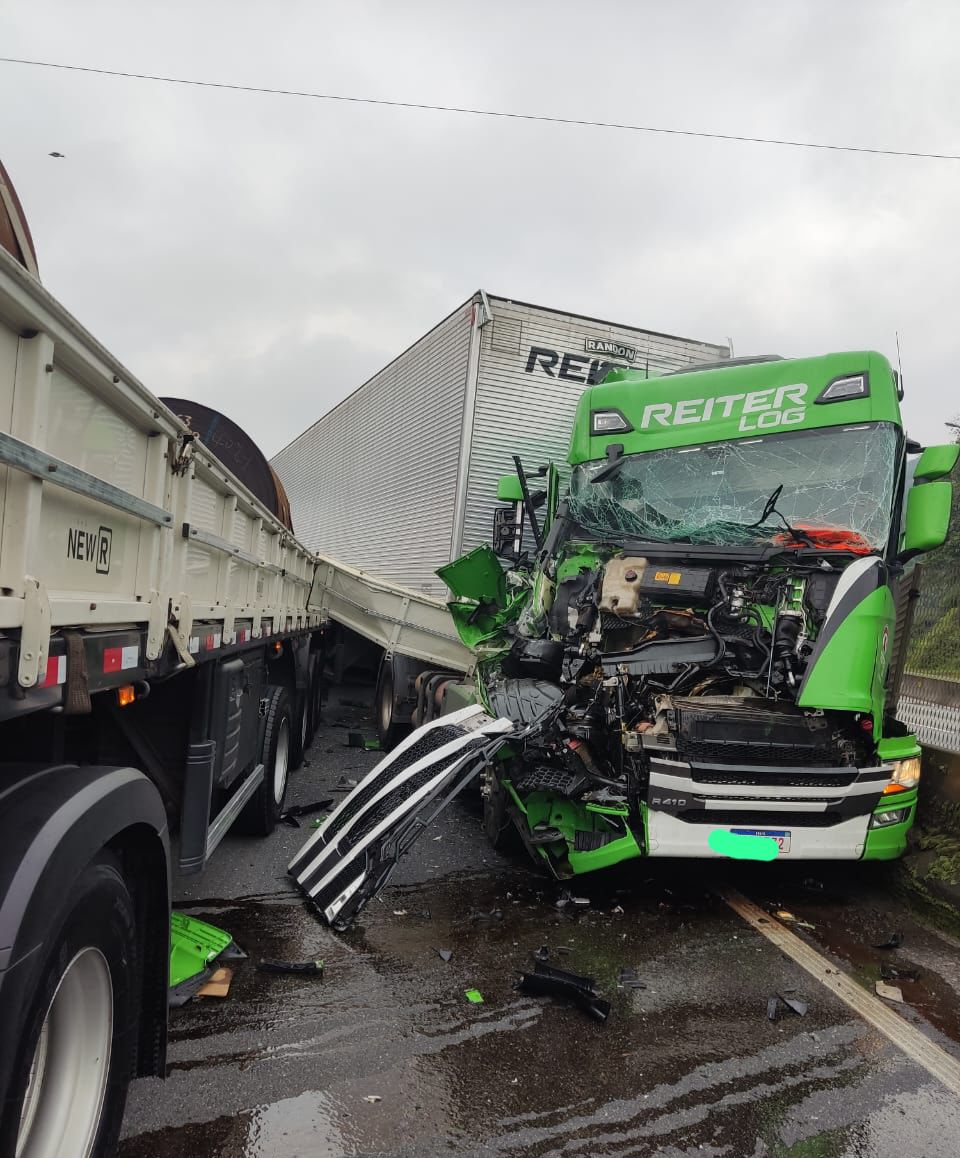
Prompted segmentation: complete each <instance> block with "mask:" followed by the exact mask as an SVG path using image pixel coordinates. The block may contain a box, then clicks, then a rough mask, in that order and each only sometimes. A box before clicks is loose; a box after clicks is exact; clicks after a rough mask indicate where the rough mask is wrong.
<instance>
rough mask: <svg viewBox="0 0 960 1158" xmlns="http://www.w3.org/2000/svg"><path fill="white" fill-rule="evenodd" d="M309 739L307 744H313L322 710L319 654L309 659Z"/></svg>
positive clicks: (321, 679) (321, 674)
mask: <svg viewBox="0 0 960 1158" xmlns="http://www.w3.org/2000/svg"><path fill="white" fill-rule="evenodd" d="M309 706H310V724H309V729H310V739H309V743H313V737H314V736H315V735H316V734H317V728H319V727H320V713H321V711H322V709H323V661H322V660H321V658H320V654H319V653H318V652H317V653H314V655H312V656H311V657H310V699H309Z"/></svg>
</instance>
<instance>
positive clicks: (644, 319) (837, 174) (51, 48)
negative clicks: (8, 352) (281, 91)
mask: <svg viewBox="0 0 960 1158" xmlns="http://www.w3.org/2000/svg"><path fill="white" fill-rule="evenodd" d="M281 13H282V15H281ZM543 13H544V9H543V7H542V6H541V5H539V4H527V5H521V4H515V3H507V2H506V0H489V2H488V3H487V4H486V5H484V7H483V9H482V10H477V9H467V8H466V7H465V6H463V7H461V6H459V5H456V4H450V3H439V2H437V3H427V2H423V3H416V2H408V3H405V4H404V5H403V6H398V5H395V4H388V3H356V4H352V5H350V6H349V7H348V6H344V5H337V4H308V3H290V4H285V5H284V6H283V7H282V9H281V8H278V7H277V6H273V5H267V4H261V3H249V2H248V3H234V4H225V3H219V2H211V3H209V4H205V5H203V6H201V7H198V6H196V5H189V6H188V5H185V4H181V3H174V4H170V5H165V6H163V7H162V8H154V9H142V8H141V6H139V5H123V4H119V3H116V4H115V3H106V2H103V3H98V4H91V5H84V9H83V12H82V13H81V12H80V10H79V9H78V8H77V7H76V6H74V5H70V4H69V3H66V0H62V2H54V0H45V2H44V0H38V2H35V3H31V4H29V5H27V4H26V3H12V4H10V5H7V6H6V7H5V10H4V12H3V14H2V16H0V34H2V35H3V38H4V43H5V45H6V46H7V51H8V52H9V53H10V54H11V55H26V56H39V57H42V58H49V59H55V60H57V59H58V60H67V61H75V62H77V63H90V64H93V65H102V66H104V67H119V68H124V69H129V70H132V71H144V72H159V73H166V74H170V75H183V76H198V77H204V78H209V79H213V80H220V79H222V80H226V81H231V80H236V81H239V82H252V83H263V84H266V85H276V86H284V87H291V88H298V89H308V90H313V91H321V90H322V91H333V92H343V93H354V94H368V95H372V96H380V97H384V98H387V99H391V98H397V99H409V100H422V101H428V102H431V103H453V104H465V105H478V106H483V107H494V108H505V109H516V110H521V111H527V110H529V111H533V112H545V113H556V114H558V115H565V116H577V117H585V118H596V119H605V120H622V121H630V122H634V123H652V124H663V125H672V126H676V127H695V128H702V129H705V130H709V131H719V132H729V131H733V132H742V133H745V134H748V135H775V136H788V137H792V138H796V139H818V140H831V141H837V142H842V141H851V142H854V143H857V142H861V143H864V144H870V145H879V146H891V147H900V148H931V149H937V148H942V147H944V146H945V145H947V144H949V142H950V140H951V136H952V126H951V124H950V119H951V110H952V109H953V108H955V107H956V103H957V96H958V91H957V90H958V87H960V81H958V79H957V76H956V70H955V69H954V68H953V65H952V62H951V47H950V46H951V45H952V44H953V43H955V41H956V35H957V33H958V31H960V27H958V26H960V12H957V11H955V10H954V8H953V6H951V5H947V4H944V5H942V6H940V5H931V6H930V10H929V12H928V13H927V14H926V15H927V18H926V19H924V20H919V19H917V18H916V13H915V11H914V10H913V9H912V8H908V7H906V6H904V5H902V4H899V3H861V2H859V0H856V2H854V0H851V2H850V3H845V4H844V5H842V6H840V5H836V4H827V3H820V2H819V0H818V2H813V3H805V4H802V5H801V4H796V5H794V4H784V5H761V4H756V3H742V4H738V5H736V6H718V5H714V4H707V3H687V4H682V5H680V4H678V5H669V6H667V5H654V4H644V5H627V4H622V3H606V4H603V3H596V4H594V5H591V6H590V7H589V8H586V7H585V6H583V5H582V4H578V3H570V2H558V3H555V4H552V5H551V7H550V18H549V20H547V19H544V15H543ZM39 28H42V29H43V38H42V42H41V41H40V39H39V37H38V33H37V30H38V29H39ZM0 86H3V94H4V99H5V104H6V107H8V108H10V107H12V105H13V103H14V101H15V102H16V105H17V107H18V108H22V109H24V110H28V112H29V115H28V116H24V117H22V118H18V120H17V121H16V122H14V123H12V124H11V126H10V129H9V132H8V134H7V142H8V143H7V146H6V148H7V152H6V155H5V161H6V162H7V164H8V167H9V168H10V170H11V172H12V175H13V177H14V180H15V181H16V183H17V186H18V189H19V191H20V193H21V197H22V198H23V200H24V202H25V205H26V208H27V212H28V215H29V218H30V221H31V226H32V228H33V232H34V236H35V239H36V242H37V247H38V251H39V257H40V262H41V273H42V275H43V277H44V280H45V282H46V284H47V285H48V287H49V288H50V289H51V290H53V292H55V293H56V294H57V295H58V296H60V297H61V298H62V299H63V300H64V301H65V303H66V304H67V305H68V307H69V308H71V309H72V310H73V311H74V312H75V313H76V314H77V316H78V317H80V319H81V320H82V321H83V322H84V323H85V324H86V325H87V326H88V327H89V328H90V329H91V330H92V331H93V332H94V333H95V334H96V335H97V336H98V337H99V338H100V339H101V340H102V341H103V342H104V343H105V344H106V345H108V346H109V347H110V348H111V349H113V350H114V351H115V352H116V353H117V355H118V356H119V357H121V358H122V359H123V361H125V362H126V364H127V365H128V366H129V367H130V368H131V370H133V372H134V373H136V374H137V375H138V376H139V377H140V378H141V379H142V380H143V381H144V382H145V383H146V384H147V385H148V386H149V387H150V388H151V389H153V390H154V391H155V392H156V393H159V394H164V393H170V394H181V395H185V396H188V397H189V396H191V395H192V396H195V397H197V398H198V399H200V400H202V401H205V402H207V403H209V404H212V405H214V406H219V407H221V408H222V409H224V410H226V411H227V412H228V413H229V414H230V415H231V417H233V418H235V419H236V420H237V421H239V422H240V423H241V424H243V425H245V426H248V427H250V428H251V429H252V430H254V431H255V432H256V434H257V436H258V438H259V439H260V441H261V442H262V444H263V447H264V449H265V450H266V451H267V452H268V453H271V452H273V451H275V450H276V449H277V448H278V447H279V446H281V445H283V444H284V443H285V442H287V441H288V440H289V439H290V438H291V437H293V436H294V435H296V434H297V433H298V432H299V431H300V430H302V429H304V428H305V427H306V426H308V425H309V424H310V423H311V422H313V421H314V420H315V419H316V418H317V417H318V416H319V414H320V413H322V412H323V411H324V410H325V409H327V408H328V407H329V406H331V405H333V404H335V403H336V401H338V400H339V399H340V398H342V397H343V396H345V395H346V394H347V393H349V392H350V391H351V390H352V389H353V388H355V387H356V386H357V385H359V383H360V382H361V381H362V380H363V379H364V378H365V377H367V376H368V375H369V374H371V373H373V372H375V371H376V370H377V369H378V368H379V367H380V366H381V365H383V364H384V363H385V362H387V361H389V360H390V358H392V357H393V356H395V355H396V354H397V353H399V352H400V351H401V350H402V349H403V348H404V347H405V346H407V345H408V344H409V343H410V342H411V341H413V340H415V339H416V338H417V337H418V336H419V335H420V334H421V333H423V332H425V331H426V330H427V329H429V328H430V327H431V326H432V325H433V324H435V323H436V322H437V321H438V320H439V319H440V318H441V317H442V316H444V315H445V314H446V313H448V312H449V311H450V310H451V309H453V308H454V307H455V306H456V305H457V304H458V303H459V302H460V301H462V300H464V299H465V298H466V297H467V296H468V294H470V293H471V292H472V291H473V290H475V289H476V288H477V287H478V286H481V285H482V286H484V287H485V288H487V289H489V290H490V291H492V292H495V293H499V294H504V295H507V296H513V297H517V298H520V299H525V300H530V301H537V302H540V303H542V304H544V305H550V306H555V307H558V308H569V309H573V310H576V311H579V312H583V313H587V314H591V315H594V316H598V317H609V318H611V319H613V320H616V321H621V322H629V323H631V324H635V325H638V326H646V327H648V328H650V329H655V330H660V331H666V332H673V333H680V334H683V335H685V336H690V337H699V338H703V339H705V340H710V341H723V340H724V339H725V338H726V337H727V336H730V337H731V338H732V339H733V340H734V343H735V346H736V349H737V351H738V352H739V353H748V352H756V351H763V352H766V351H779V352H783V353H788V354H791V353H796V354H805V353H813V352H822V351H824V350H827V349H838V348H861V347H865V346H867V347H872V346H876V347H879V348H880V349H882V350H884V351H885V352H887V353H889V354H892V353H893V352H894V331H895V330H897V329H899V330H900V334H901V342H902V345H903V349H904V357H905V371H906V379H907V386H908V402H907V417H908V420H909V422H910V425H911V427H912V429H913V431H914V433H916V434H917V435H919V436H920V437H922V438H924V439H927V440H931V439H935V438H938V437H942V434H943V428H942V425H941V423H942V420H943V419H945V418H948V417H950V416H951V414H952V413H953V412H954V411H955V409H956V403H955V402H954V401H953V399H954V398H955V397H956V389H955V386H954V384H953V383H952V381H951V379H950V377H949V375H950V373H951V371H950V366H951V359H950V354H951V345H952V331H953V324H954V323H953V317H952V313H953V308H952V302H955V301H956V300H957V290H958V288H960V287H958V284H957V283H958V274H957V273H956V269H955V263H954V262H953V261H952V257H951V249H952V246H951V245H950V240H951V239H952V238H953V237H954V236H955V232H956V227H955V225H954V219H955V205H956V200H957V181H958V178H960V163H952V162H932V161H909V160H906V159H894V158H883V157H869V156H854V155H849V154H843V153H821V152H811V151H805V150H788V149H781V148H773V147H761V146H757V145H748V144H736V143H731V142H711V141H701V140H692V139H689V138H683V137H661V136H651V135H647V134H640V133H636V134H634V133H618V132H614V131H612V130H602V129H589V128H574V127H562V126H555V125H537V124H531V123H527V122H523V121H502V120H491V119H487V118H469V117H458V116H455V115H453V114H445V113H428V112H414V111H404V110H397V109H386V108H375V107H371V106H364V105H350V104H348V105H344V104H333V103H329V102H321V101H310V100H297V99H294V98H285V97H279V96H257V95H254V94H245V93H231V92H221V91H208V90H200V89H193V88H182V87H176V86H164V85H159V84H151V83H148V82H138V81H123V80H115V79H110V78H106V77H93V76H84V75H77V74H65V73H54V72H50V71H46V70H28V69H25V68H18V67H17V66H13V65H3V66H0ZM50 149H58V150H60V151H62V152H64V153H65V154H66V155H67V159H66V160H65V161H58V162H54V161H51V160H50V159H49V158H47V156H46V154H47V153H48V152H49V150H50Z"/></svg>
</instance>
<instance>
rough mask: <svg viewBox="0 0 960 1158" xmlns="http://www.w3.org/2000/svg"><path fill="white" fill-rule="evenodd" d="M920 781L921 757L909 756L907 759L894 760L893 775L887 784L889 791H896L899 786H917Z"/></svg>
mask: <svg viewBox="0 0 960 1158" xmlns="http://www.w3.org/2000/svg"><path fill="white" fill-rule="evenodd" d="M919 783H920V757H919V756H908V757H907V759H906V760H894V761H893V775H892V776H891V777H890V783H889V784H888V785H887V791H890V792H896V791H897V789H896V788H894V787H893V786H894V785H897V787H898V788H916V786H917V785H918V784H919Z"/></svg>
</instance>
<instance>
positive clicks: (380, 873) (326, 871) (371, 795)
mask: <svg viewBox="0 0 960 1158" xmlns="http://www.w3.org/2000/svg"><path fill="white" fill-rule="evenodd" d="M512 730H513V725H512V724H511V723H510V721H509V720H505V719H503V720H494V719H491V717H490V716H488V715H486V713H485V712H484V711H483V709H482V708H481V707H479V706H476V705H473V706H471V707H468V708H463V709H462V710H461V711H459V712H453V713H451V714H450V715H449V716H444V717H442V718H441V719H439V720H434V721H433V722H431V723H429V724H425V725H424V726H423V727H422V728H417V729H416V730H415V731H413V732H412V733H411V734H410V735H409V736H408V737H407V738H406V739H405V740H404V741H403V743H401V744H399V745H398V746H397V748H396V749H395V750H394V751H393V752H391V753H390V755H389V756H387V757H386V758H385V759H383V760H381V761H380V763H379V764H377V766H376V767H375V768H374V769H373V770H372V771H371V772H370V773H368V774H367V775H366V776H365V777H364V778H363V779H362V780H361V781H360V783H359V784H358V785H357V787H356V788H355V789H354V790H353V791H352V792H351V793H349V794H348V795H347V796H346V797H344V799H343V801H342V802H341V803H340V805H339V806H338V807H337V808H336V809H335V810H334V811H333V812H331V814H330V815H329V816H328V817H327V819H326V820H325V821H324V823H323V824H322V825H321V827H320V828H318V829H317V831H316V833H315V834H314V835H313V836H312V837H311V838H310V840H308V841H307V843H306V844H305V845H304V846H303V848H302V849H301V850H300V852H299V853H298V854H297V855H296V856H295V857H294V859H293V860H292V861H291V862H290V864H289V866H288V869H287V871H288V872H289V873H290V875H291V876H292V877H293V878H294V880H295V881H296V882H297V884H298V885H299V886H300V888H301V889H302V890H303V892H304V893H305V894H306V895H307V897H308V898H309V899H310V900H311V901H312V902H313V903H314V905H316V907H317V909H318V911H319V913H320V915H321V916H322V917H323V919H324V920H325V921H326V922H327V923H328V924H329V925H332V926H333V928H335V929H345V928H347V926H348V925H350V924H351V922H352V921H353V920H354V918H355V917H356V916H357V914H358V913H359V912H360V910H361V909H362V908H363V906H364V905H365V904H366V903H367V901H369V900H370V899H371V897H374V896H376V894H377V893H378V892H379V891H380V890H381V889H382V888H383V886H384V885H385V884H386V883H387V880H388V879H389V877H390V874H391V873H392V872H393V870H394V868H395V867H396V865H397V862H398V861H399V859H400V857H401V856H402V855H403V854H404V853H405V852H406V850H407V849H408V848H409V846H410V845H411V844H412V843H413V842H414V841H415V840H416V839H417V837H419V836H420V834H421V833H422V832H423V830H424V829H425V828H426V827H427V826H428V825H429V824H430V822H431V821H432V820H433V819H434V817H435V816H437V814H438V813H440V812H441V811H442V810H443V809H444V808H446V806H447V805H448V804H449V803H450V802H451V801H452V800H453V798H454V797H455V796H456V795H457V793H458V792H460V791H461V789H463V788H464V787H465V786H466V785H467V784H468V783H469V782H470V781H471V780H472V779H473V777H474V776H475V775H476V773H477V772H479V771H480V769H481V768H483V766H484V765H485V764H487V763H488V762H489V761H490V760H491V759H492V758H493V756H494V755H495V753H496V752H497V749H498V748H500V746H501V745H502V743H503V737H504V736H505V735H506V734H507V733H508V732H511V731H512Z"/></svg>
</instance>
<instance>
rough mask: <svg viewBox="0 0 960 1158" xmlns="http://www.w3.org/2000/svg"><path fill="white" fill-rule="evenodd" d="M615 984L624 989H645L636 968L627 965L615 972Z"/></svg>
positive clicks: (644, 983)
mask: <svg viewBox="0 0 960 1158" xmlns="http://www.w3.org/2000/svg"><path fill="white" fill-rule="evenodd" d="M617 984H618V985H620V986H622V987H623V988H624V989H646V987H647V985H646V982H645V981H641V980H640V978H639V977H638V976H637V971H636V969H634V968H632V967H631V966H629V965H625V966H624V967H623V968H622V969H621V970H620V971H619V973H618V974H617Z"/></svg>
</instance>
